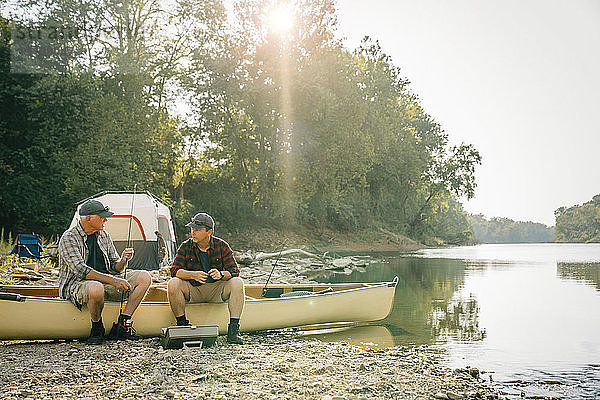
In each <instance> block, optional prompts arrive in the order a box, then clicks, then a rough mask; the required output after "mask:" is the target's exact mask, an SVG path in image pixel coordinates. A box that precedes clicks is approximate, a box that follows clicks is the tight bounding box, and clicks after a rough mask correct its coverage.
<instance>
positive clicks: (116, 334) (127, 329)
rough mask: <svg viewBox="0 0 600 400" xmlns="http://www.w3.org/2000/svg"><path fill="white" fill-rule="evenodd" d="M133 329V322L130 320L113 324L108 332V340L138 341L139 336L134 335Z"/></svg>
mask: <svg viewBox="0 0 600 400" xmlns="http://www.w3.org/2000/svg"><path fill="white" fill-rule="evenodd" d="M135 333H136V332H135V329H134V328H133V322H131V320H130V319H126V320H122V321H120V322H118V323H117V322H115V323H113V326H112V328H111V330H110V334H109V335H108V336H109V339H112V340H138V339H140V337H139V336H137V335H136V334H135Z"/></svg>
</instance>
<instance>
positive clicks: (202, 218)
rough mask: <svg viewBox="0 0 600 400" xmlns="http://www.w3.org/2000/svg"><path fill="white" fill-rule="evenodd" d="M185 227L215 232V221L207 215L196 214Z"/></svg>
mask: <svg viewBox="0 0 600 400" xmlns="http://www.w3.org/2000/svg"><path fill="white" fill-rule="evenodd" d="M185 226H187V227H188V228H194V229H202V228H207V229H212V230H213V231H214V230H215V220H214V219H213V218H212V217H211V216H210V215H208V214H207V213H198V214H196V215H194V217H193V218H192V219H191V220H190V222H188V223H187V224H186V225H185Z"/></svg>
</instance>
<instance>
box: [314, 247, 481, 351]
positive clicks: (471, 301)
mask: <svg viewBox="0 0 600 400" xmlns="http://www.w3.org/2000/svg"><path fill="white" fill-rule="evenodd" d="M374 256H376V257H377V255H374ZM380 256H381V255H380ZM465 268H466V263H465V262H464V261H461V260H451V259H424V258H405V257H399V256H395V257H394V256H391V257H390V256H389V255H388V256H386V257H385V262H382V263H374V264H370V265H369V267H368V268H366V269H364V270H359V271H353V272H352V273H350V274H344V273H336V272H332V271H327V272H323V273H322V274H321V275H320V276H318V277H315V279H317V280H318V281H320V282H329V283H345V282H383V281H391V280H393V279H394V277H396V276H397V277H398V279H399V280H398V285H397V287H396V294H395V297H394V308H393V310H392V313H391V314H390V316H389V317H388V318H386V319H385V320H384V321H383V322H382V324H384V325H386V326H387V327H388V329H390V330H391V332H392V335H393V339H394V344H395V345H403V344H417V345H420V344H430V343H433V342H436V341H438V340H442V339H444V338H453V339H458V340H471V341H472V340H481V339H482V338H483V337H485V333H484V332H483V331H482V330H481V329H480V327H479V321H478V313H479V306H478V304H477V300H476V299H475V298H473V297H469V298H466V299H463V298H460V297H456V295H455V294H456V293H457V291H458V289H459V288H460V287H461V286H462V285H463V284H464V279H465Z"/></svg>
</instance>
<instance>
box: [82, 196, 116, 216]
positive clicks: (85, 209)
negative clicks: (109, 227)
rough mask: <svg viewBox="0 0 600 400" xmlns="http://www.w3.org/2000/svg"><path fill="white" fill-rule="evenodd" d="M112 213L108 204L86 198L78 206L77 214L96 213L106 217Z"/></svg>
mask: <svg viewBox="0 0 600 400" xmlns="http://www.w3.org/2000/svg"><path fill="white" fill-rule="evenodd" d="M113 214H114V212H112V211H110V207H109V206H105V205H104V204H102V203H101V202H99V201H98V200H88V201H86V202H85V203H83V204H82V205H81V207H79V215H98V216H100V217H102V218H108V217H110V216H112V215H113Z"/></svg>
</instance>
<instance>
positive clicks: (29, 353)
mask: <svg viewBox="0 0 600 400" xmlns="http://www.w3.org/2000/svg"><path fill="white" fill-rule="evenodd" d="M245 336H246V337H245V338H246V343H245V344H244V345H241V346H231V345H228V344H226V343H225V341H224V338H219V340H218V341H217V344H216V345H215V346H213V347H210V348H184V349H183V350H163V349H162V347H160V345H159V341H158V339H144V340H140V341H136V342H126V343H124V342H108V343H107V344H105V345H103V346H100V347H90V346H88V345H86V344H85V343H79V342H36V343H33V342H29V343H25V342H20V343H16V342H12V343H11V342H4V343H2V344H1V345H0V354H1V356H0V369H1V370H2V377H1V378H0V382H1V390H2V393H1V394H0V397H1V398H3V399H27V398H30V399H321V400H326V399H435V398H437V399H460V398H464V399H487V398H497V396H496V395H495V394H494V393H493V392H492V391H491V390H490V389H489V388H487V387H486V386H485V385H484V384H483V382H482V381H480V380H478V379H476V378H474V377H472V376H471V375H470V374H469V373H468V371H465V370H458V371H452V370H450V369H447V368H444V367H443V365H441V364H440V363H439V361H438V358H439V355H438V354H436V353H435V352H434V351H432V350H430V349H428V348H423V347H414V348H409V347H393V348H388V349H381V350H379V349H376V350H373V349H365V348H362V347H358V346H351V345H347V344H344V343H322V342H320V341H318V340H302V339H300V338H299V337H297V336H296V335H295V334H294V333H293V332H283V333H281V332H280V333H263V334H255V335H245Z"/></svg>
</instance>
